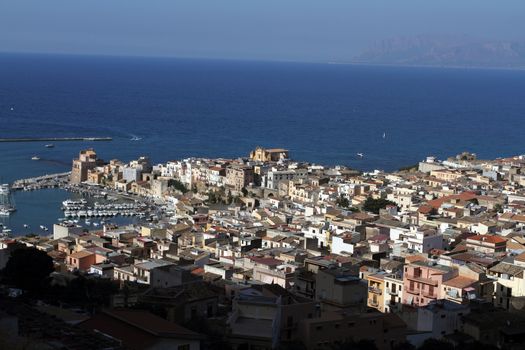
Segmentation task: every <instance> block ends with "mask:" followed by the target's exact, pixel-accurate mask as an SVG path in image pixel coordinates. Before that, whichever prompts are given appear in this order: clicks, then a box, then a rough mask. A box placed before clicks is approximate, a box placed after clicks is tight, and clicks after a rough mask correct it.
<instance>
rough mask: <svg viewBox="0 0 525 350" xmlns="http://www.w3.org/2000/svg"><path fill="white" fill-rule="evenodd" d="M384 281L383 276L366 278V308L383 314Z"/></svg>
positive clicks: (376, 275)
mask: <svg viewBox="0 0 525 350" xmlns="http://www.w3.org/2000/svg"><path fill="white" fill-rule="evenodd" d="M384 299H385V280H384V275H383V274H373V275H369V276H368V298H367V305H368V307H371V308H374V309H377V310H379V311H381V312H385V302H384Z"/></svg>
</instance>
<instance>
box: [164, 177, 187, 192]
mask: <svg viewBox="0 0 525 350" xmlns="http://www.w3.org/2000/svg"><path fill="white" fill-rule="evenodd" d="M168 187H171V188H174V189H176V190H178V191H181V192H182V193H186V192H188V191H189V190H188V188H187V187H186V186H185V185H184V184H183V183H182V182H180V181H179V180H176V179H170V180H169V181H168Z"/></svg>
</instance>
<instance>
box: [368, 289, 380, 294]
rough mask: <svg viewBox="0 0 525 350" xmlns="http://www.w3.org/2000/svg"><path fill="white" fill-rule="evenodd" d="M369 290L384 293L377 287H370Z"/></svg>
mask: <svg viewBox="0 0 525 350" xmlns="http://www.w3.org/2000/svg"><path fill="white" fill-rule="evenodd" d="M368 291H369V292H372V293H374V294H379V295H381V294H383V291H382V290H381V289H379V288H376V287H368Z"/></svg>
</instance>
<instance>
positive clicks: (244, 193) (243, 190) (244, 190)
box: [241, 187, 248, 197]
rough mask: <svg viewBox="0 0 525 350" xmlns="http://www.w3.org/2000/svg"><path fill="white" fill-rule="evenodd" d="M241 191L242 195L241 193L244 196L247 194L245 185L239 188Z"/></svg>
mask: <svg viewBox="0 0 525 350" xmlns="http://www.w3.org/2000/svg"><path fill="white" fill-rule="evenodd" d="M241 192H242V195H243V196H244V197H246V196H247V195H248V190H247V189H246V187H243V188H242V190H241Z"/></svg>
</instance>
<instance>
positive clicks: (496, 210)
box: [494, 203, 503, 213]
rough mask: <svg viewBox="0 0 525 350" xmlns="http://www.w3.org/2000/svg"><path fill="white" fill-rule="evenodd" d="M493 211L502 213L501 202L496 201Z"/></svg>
mask: <svg viewBox="0 0 525 350" xmlns="http://www.w3.org/2000/svg"><path fill="white" fill-rule="evenodd" d="M494 211H495V212H496V213H503V207H502V206H501V204H499V203H496V204H495V205H494Z"/></svg>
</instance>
